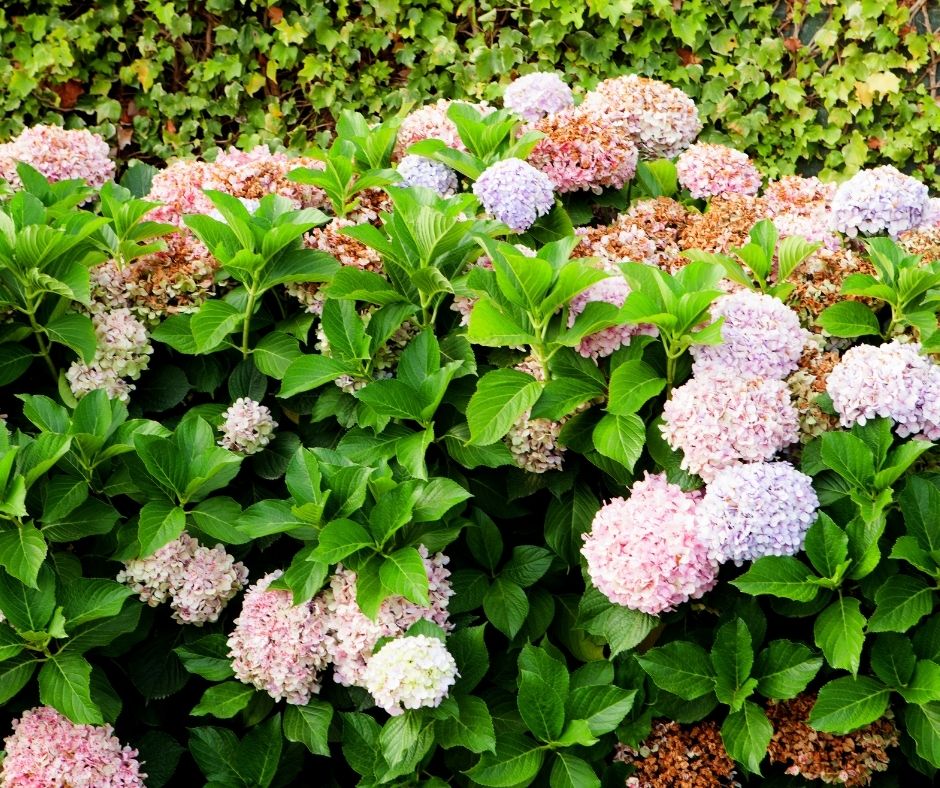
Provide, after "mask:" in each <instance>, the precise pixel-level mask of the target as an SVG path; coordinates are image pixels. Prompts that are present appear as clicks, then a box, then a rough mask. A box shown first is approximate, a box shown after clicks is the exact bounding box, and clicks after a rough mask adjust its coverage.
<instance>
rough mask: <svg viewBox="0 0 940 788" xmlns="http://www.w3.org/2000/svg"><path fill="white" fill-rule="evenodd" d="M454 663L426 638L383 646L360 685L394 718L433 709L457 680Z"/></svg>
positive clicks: (444, 649)
mask: <svg viewBox="0 0 940 788" xmlns="http://www.w3.org/2000/svg"><path fill="white" fill-rule="evenodd" d="M457 676H458V673H457V663H456V661H455V660H454V658H453V656H452V655H451V653H450V652H449V651H448V650H447V646H445V645H444V644H443V643H442V642H441V641H440V640H438V639H437V638H434V637H428V636H427V635H415V636H413V637H401V638H398V639H397V640H393V641H392V642H391V643H386V644H385V645H384V646H383V647H382V648H381V649H380V650H379V651H378V652H377V653H376V654H374V655H373V656H372V659H370V660H369V664H368V665H367V666H366V669H365V672H364V673H363V676H362V683H363V686H364V687H365V688H366V689H367V690H368V691H369V693H370V694H371V695H372V697H373V698H374V699H375V703H376V705H377V706H380V707H381V708H383V709H384V710H385V711H387V712H388V713H389V714H391V715H392V716H393V717H394V716H398V715H399V714H402V713H404V711H405V710H406V709H421V708H435V707H437V706H440V705H441V701H442V700H444V698H446V697H447V693H448V692H449V690H450V688H451V687H452V686H454V683H455V682H456V680H457Z"/></svg>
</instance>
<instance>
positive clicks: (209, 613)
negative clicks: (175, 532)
mask: <svg viewBox="0 0 940 788" xmlns="http://www.w3.org/2000/svg"><path fill="white" fill-rule="evenodd" d="M247 580H248V570H247V569H246V568H245V565H244V564H242V563H237V562H236V561H235V559H234V558H232V556H230V555H229V554H228V553H226V552H225V548H223V547H222V545H216V546H215V547H213V548H209V547H203V546H202V545H200V544H199V541H198V540H196V539H193V538H192V537H191V536H190V535H189V534H187V533H183V534H181V535H180V536H179V538H178V539H174V540H173V541H172V542H170V543H169V544H166V545H164V546H163V547H161V548H160V549H159V550H157V551H156V552H155V553H154V554H153V555H150V556H147V557H146V558H135V559H133V560H131V561H127V562H125V564H124V569H122V570H121V571H120V572H119V573H118V576H117V581H118V582H119V583H125V584H127V585H128V586H130V587H131V588H132V589H133V590H134V593H136V594H138V595H139V596H140V601H141V602H146V603H147V604H148V605H150V607H156V606H157V605H159V604H161V603H162V602H165V601H166V600H167V599H169V600H170V607H171V608H172V609H173V618H174V619H175V620H176V621H178V622H179V623H180V624H196V625H197V626H202V625H203V624H205V623H207V622H208V623H211V622H213V621H218V619H219V614H220V613H221V612H222V610H223V608H224V607H225V606H226V604H228V602H229V600H230V599H232V598H233V597H234V596H235V594H237V593H238V592H239V591H240V590H241V589H242V587H243V586H244V585H245V583H246V582H247Z"/></svg>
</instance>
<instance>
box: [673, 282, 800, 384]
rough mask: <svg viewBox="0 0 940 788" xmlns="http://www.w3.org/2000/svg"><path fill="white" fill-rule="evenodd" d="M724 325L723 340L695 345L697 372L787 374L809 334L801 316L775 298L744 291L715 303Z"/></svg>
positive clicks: (713, 310) (715, 316) (715, 315)
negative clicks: (724, 371)
mask: <svg viewBox="0 0 940 788" xmlns="http://www.w3.org/2000/svg"><path fill="white" fill-rule="evenodd" d="M711 316H712V319H713V320H718V319H720V318H724V321H723V322H722V324H721V339H722V341H721V344H719V345H695V346H693V347H692V349H691V352H692V358H693V359H695V361H694V364H693V366H692V371H693V373H694V374H695V375H705V374H708V373H711V372H716V371H718V372H720V371H722V370H727V371H729V372H737V373H739V374H741V375H745V376H759V377H765V378H783V377H786V376H787V375H789V374H790V373H791V372H793V370H795V369H796V367H797V363H798V362H799V360H800V356H801V355H802V354H803V346H804V345H805V343H806V340H807V336H808V332H807V331H806V330H805V329H803V328H802V327H801V326H800V319H799V317H798V316H797V314H796V313H795V312H794V311H793V310H792V309H790V308H789V307H787V306H786V304H784V303H783V302H782V301H780V300H779V299H777V298H774V297H773V296H769V295H764V294H763V293H755V292H754V291H752V290H741V291H739V292H737V293H733V294H731V295H725V296H720V297H718V298H717V299H715V301H714V302H713V303H712V306H711Z"/></svg>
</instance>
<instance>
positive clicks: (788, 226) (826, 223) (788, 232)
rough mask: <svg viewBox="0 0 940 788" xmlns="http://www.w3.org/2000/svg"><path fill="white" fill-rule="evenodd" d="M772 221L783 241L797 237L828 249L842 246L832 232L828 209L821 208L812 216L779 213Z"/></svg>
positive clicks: (835, 234)
mask: <svg viewBox="0 0 940 788" xmlns="http://www.w3.org/2000/svg"><path fill="white" fill-rule="evenodd" d="M771 221H772V222H773V223H774V227H776V228H777V235H778V236H779V237H780V238H781V239H782V238H790V237H791V236H794V235H795V236H798V237H800V238H802V239H803V240H805V241H809V242H810V243H821V244H822V245H823V246H824V247H825V248H826V249H832V250H836V249H838V248H840V247H841V246H842V240H841V239H840V238H839V236H838V234H837V233H835V232H834V231H833V230H832V217H831V216H830V212H829V209H828V208H825V207H823V208H819V209H817V210H816V211H815V212H813V213H810V214H807V213H796V212H792V213H778V214H777V215H776V216H774V217H772V219H771Z"/></svg>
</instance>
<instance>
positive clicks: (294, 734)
mask: <svg viewBox="0 0 940 788" xmlns="http://www.w3.org/2000/svg"><path fill="white" fill-rule="evenodd" d="M332 719H333V707H332V706H331V705H330V704H329V703H326V702H325V701H322V700H318V699H317V698H311V699H310V701H309V702H308V703H307V705H306V706H294V705H291V704H288V705H287V707H286V708H285V710H284V736H285V737H286V738H287V740H288V741H296V742H301V743H302V744H303V745H304V746H305V747H306V748H307V749H308V750H310V752H312V753H313V754H314V755H323V756H325V757H329V755H330V746H329V743H328V739H327V734H328V733H329V730H330V722H331V721H332Z"/></svg>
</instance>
